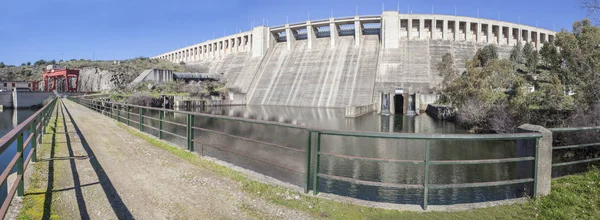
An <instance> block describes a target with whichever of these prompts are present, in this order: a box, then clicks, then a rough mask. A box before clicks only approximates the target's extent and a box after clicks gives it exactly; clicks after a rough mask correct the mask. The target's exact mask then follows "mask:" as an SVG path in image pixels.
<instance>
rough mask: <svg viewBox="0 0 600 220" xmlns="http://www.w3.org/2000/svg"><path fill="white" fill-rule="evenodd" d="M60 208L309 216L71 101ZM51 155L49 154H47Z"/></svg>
mask: <svg viewBox="0 0 600 220" xmlns="http://www.w3.org/2000/svg"><path fill="white" fill-rule="evenodd" d="M63 103H64V104H60V103H59V104H60V107H59V108H58V111H59V112H58V115H59V117H63V119H64V120H63V121H62V122H63V123H62V124H59V125H58V128H59V129H58V132H59V136H63V135H64V137H63V138H60V140H64V143H65V144H61V145H59V146H58V147H59V148H61V149H55V151H54V155H53V156H52V158H54V159H53V160H52V161H53V166H54V167H55V168H54V169H55V172H54V178H53V179H54V183H53V184H52V187H49V188H51V189H52V190H53V191H54V193H52V203H53V204H52V207H53V208H54V209H55V210H56V212H57V213H56V214H58V215H59V216H61V217H62V218H64V219H88V218H89V219H133V218H136V219H253V218H259V219H309V218H310V216H309V215H308V214H307V213H304V212H301V211H298V210H292V209H288V208H285V207H282V206H279V205H276V204H271V203H269V202H267V201H264V200H262V199H260V198H255V197H253V196H250V195H247V194H246V193H244V192H243V191H242V190H241V186H240V185H239V184H238V183H237V182H233V181H231V180H229V179H226V178H224V177H221V176H218V175H216V174H214V173H212V172H211V171H209V170H205V169H203V168H201V167H198V166H195V165H193V164H190V163H188V162H186V161H184V160H182V159H180V158H178V157H176V156H175V155H172V154H170V153H168V152H166V151H164V150H162V149H160V148H157V147H154V146H152V145H151V144H149V143H148V142H146V141H145V140H143V139H141V138H138V137H136V136H134V135H131V134H130V133H128V132H127V131H126V130H125V129H123V128H121V127H119V126H117V124H116V123H117V122H116V121H114V120H110V119H108V118H107V117H105V116H102V115H101V114H100V113H97V112H93V111H91V110H89V109H87V108H85V107H83V106H81V105H78V104H76V103H74V102H71V101H68V100H63ZM43 157H46V158H47V157H49V155H43Z"/></svg>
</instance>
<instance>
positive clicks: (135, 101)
mask: <svg viewBox="0 0 600 220" xmlns="http://www.w3.org/2000/svg"><path fill="white" fill-rule="evenodd" d="M127 103H129V104H132V105H141V106H152V104H153V103H154V99H153V98H152V95H150V93H141V92H138V93H135V94H133V95H132V96H129V98H127Z"/></svg>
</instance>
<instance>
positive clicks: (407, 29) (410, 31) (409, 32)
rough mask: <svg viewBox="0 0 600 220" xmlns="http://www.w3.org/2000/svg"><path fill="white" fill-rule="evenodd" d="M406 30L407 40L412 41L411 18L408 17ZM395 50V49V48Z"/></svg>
mask: <svg viewBox="0 0 600 220" xmlns="http://www.w3.org/2000/svg"><path fill="white" fill-rule="evenodd" d="M407 23H408V24H407V28H406V31H407V32H408V40H411V39H412V32H413V31H412V18H410V16H409V17H408V22H407ZM396 48H397V47H396Z"/></svg>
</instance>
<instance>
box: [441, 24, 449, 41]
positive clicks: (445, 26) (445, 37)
mask: <svg viewBox="0 0 600 220" xmlns="http://www.w3.org/2000/svg"><path fill="white" fill-rule="evenodd" d="M448 36H449V35H448V20H443V21H442V40H448V39H449V37H448Z"/></svg>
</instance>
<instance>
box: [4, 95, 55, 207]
mask: <svg viewBox="0 0 600 220" xmlns="http://www.w3.org/2000/svg"><path fill="white" fill-rule="evenodd" d="M56 102H57V98H54V99H53V100H52V101H51V102H50V103H48V104H46V105H45V106H44V107H42V108H41V109H39V110H38V111H36V112H35V113H34V114H32V115H31V116H29V118H27V119H26V120H25V121H23V122H21V123H20V124H19V125H17V126H16V127H15V128H13V129H12V130H10V131H9V132H8V133H6V134H5V135H4V136H2V137H0V154H2V153H4V152H5V151H6V149H8V148H9V147H10V146H11V145H12V144H14V143H15V142H16V145H17V146H16V147H17V152H16V153H15V155H14V156H13V158H12V159H11V161H10V162H9V164H8V165H7V167H6V168H5V169H4V171H2V174H1V175H0V185H2V184H5V183H6V181H7V179H8V176H9V175H10V172H11V171H12V170H13V168H14V167H15V166H16V167H17V179H16V180H15V182H14V183H13V186H12V187H10V188H9V191H8V193H7V197H6V198H5V199H4V201H3V202H2V207H1V208H0V215H1V216H2V218H4V216H5V215H6V212H7V211H8V207H9V206H10V204H11V202H12V200H13V197H14V195H15V193H16V194H17V196H18V197H22V196H23V195H24V191H25V190H24V172H25V170H26V169H27V165H28V164H29V161H30V160H31V161H32V162H36V161H37V146H38V145H39V144H41V140H42V138H40V136H43V135H44V134H45V130H46V125H47V124H48V121H49V119H50V117H51V114H52V111H53V109H54V106H56ZM25 131H29V136H28V137H27V138H26V139H25V140H23V139H24V134H25ZM28 147H30V148H31V150H30V152H29V154H27V156H26V157H25V155H24V151H25V149H27V148H28Z"/></svg>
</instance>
